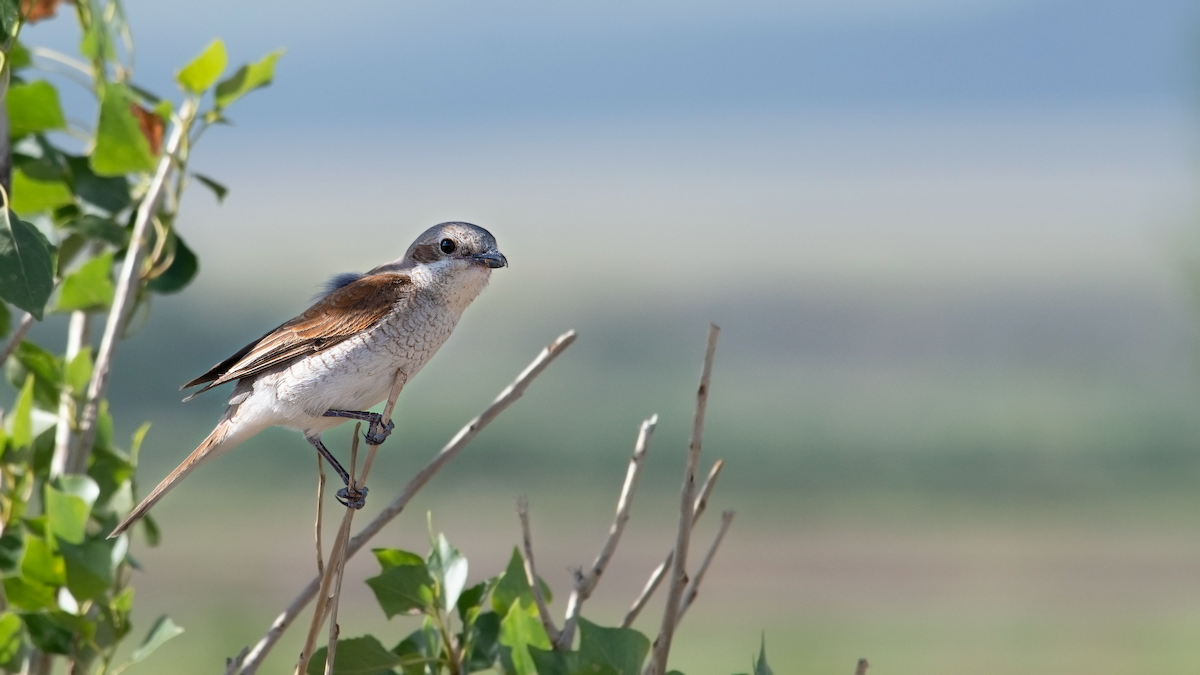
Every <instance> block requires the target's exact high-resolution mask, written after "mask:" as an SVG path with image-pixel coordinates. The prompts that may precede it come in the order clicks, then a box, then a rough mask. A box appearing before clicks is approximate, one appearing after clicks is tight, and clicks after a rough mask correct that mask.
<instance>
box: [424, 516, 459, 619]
mask: <svg viewBox="0 0 1200 675" xmlns="http://www.w3.org/2000/svg"><path fill="white" fill-rule="evenodd" d="M428 566H429V574H430V576H432V577H433V579H434V581H436V582H437V583H438V588H439V591H440V592H439V593H438V595H439V599H440V600H441V609H442V611H444V612H450V611H453V610H454V607H455V605H457V604H458V596H459V595H461V594H462V590H463V587H464V586H466V585H467V559H466V558H465V557H464V556H463V554H462V553H460V552H459V550H458V549H456V548H454V547H453V546H451V545H450V542H449V541H447V540H446V535H444V534H439V535H438V538H437V543H436V545H435V546H434V547H433V550H432V551H430V552H429V562H428Z"/></svg>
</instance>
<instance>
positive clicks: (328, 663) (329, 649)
mask: <svg viewBox="0 0 1200 675" xmlns="http://www.w3.org/2000/svg"><path fill="white" fill-rule="evenodd" d="M396 380H397V381H398V380H400V373H399V372H397V373H396ZM393 389H395V387H393ZM397 393H399V391H397ZM361 427H362V423H361V422H359V423H358V424H355V425H354V438H353V440H351V442H350V475H351V476H353V475H354V465H355V463H356V462H357V460H358V431H359V429H360V428H361ZM366 471H367V470H366V469H364V473H366ZM354 510H355V509H350V508H347V509H346V519H347V520H346V523H347V525H349V522H350V519H351V518H352V517H353V515H352V513H351V512H352V511H354ZM341 534H342V540H341V542H340V545H339V548H340V549H341V550H342V551H343V552H344V551H345V550H346V538H347V537H348V536H350V528H349V527H348V526H347V527H345V528H342V531H341ZM334 564H336V565H337V572H336V573H335V574H334V576H335V577H336V578H337V581H335V582H334V585H333V600H331V601H330V603H329V641H328V642H327V643H326V647H325V675H333V664H334V663H335V661H336V658H337V641H338V635H339V634H340V633H341V631H342V629H341V628H340V627H339V626H338V622H337V615H338V604H339V602H340V601H341V598H342V578H343V577H344V576H345V574H346V557H345V556H344V555H343V556H339V557H338V559H337V562H336V563H334Z"/></svg>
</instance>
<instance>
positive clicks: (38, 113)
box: [4, 80, 67, 138]
mask: <svg viewBox="0 0 1200 675" xmlns="http://www.w3.org/2000/svg"><path fill="white" fill-rule="evenodd" d="M4 104H5V108H6V109H7V110H8V125H9V127H8V133H9V136H10V137H12V138H19V137H21V136H24V135H25V134H29V133H33V132H35V131H49V130H51V129H65V128H66V127H67V119H66V117H64V116H63V111H62V105H61V104H60V103H59V101H58V91H57V90H56V89H55V88H54V85H52V84H50V83H49V82H47V81H45V80H34V81H33V82H29V83H27V84H20V83H13V84H12V86H10V87H9V89H8V96H7V98H6V99H5V101H4Z"/></svg>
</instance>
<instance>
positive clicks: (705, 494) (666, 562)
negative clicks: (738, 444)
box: [621, 459, 725, 628]
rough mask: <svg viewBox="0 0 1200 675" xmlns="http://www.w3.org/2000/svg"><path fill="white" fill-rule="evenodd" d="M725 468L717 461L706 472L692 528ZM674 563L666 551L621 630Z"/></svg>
mask: <svg viewBox="0 0 1200 675" xmlns="http://www.w3.org/2000/svg"><path fill="white" fill-rule="evenodd" d="M724 466H725V462H724V460H720V459H718V460H717V461H716V463H714V464H713V467H712V469H711V470H710V471H709V472H708V478H706V479H705V480H704V485H703V486H701V487H700V496H699V497H696V503H695V504H694V505H693V507H692V527H693V528H694V527H696V522H697V521H699V519H700V516H701V515H703V513H704V509H705V508H707V507H708V498H709V496H710V495H712V491H713V488H715V487H716V485H717V477H718V476H720V475H721V468H722V467H724ZM674 561H675V549H673V548H672V549H671V550H670V551H667V555H666V557H665V558H663V561H662V562H661V563H659V564H658V567H655V568H654V571H653V572H651V573H650V579H649V580H647V581H646V586H645V587H644V588H642V592H641V594H640V595H638V597H637V600H634V601H633V606H632V607H630V608H629V612H628V613H627V614H626V615H625V620H624V621H622V622H621V627H622V628H629V627H630V626H632V625H633V622H634V621H635V620H637V618H638V614H641V613H642V610H643V609H644V608H645V607H646V603H647V602H649V601H650V597H651V596H652V595H654V591H656V590H658V584H659V583H660V582H661V581H662V578H663V572H666V571H667V568H669V567H670V566H671V563H672V562H674Z"/></svg>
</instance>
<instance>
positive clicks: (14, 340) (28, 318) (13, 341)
mask: <svg viewBox="0 0 1200 675" xmlns="http://www.w3.org/2000/svg"><path fill="white" fill-rule="evenodd" d="M31 326H33V315H32V314H30V313H29V312H25V316H23V317H21V323H19V324H17V329H16V330H14V331H13V334H12V337H10V338H9V339H8V342H7V343H6V344H5V345H4V351H0V365H3V364H4V362H5V361H7V360H8V357H9V356H12V353H13V350H14V349H16V348H17V345H19V344H21V340H24V339H25V334H26V333H28V332H29V328H30V327H31Z"/></svg>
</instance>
